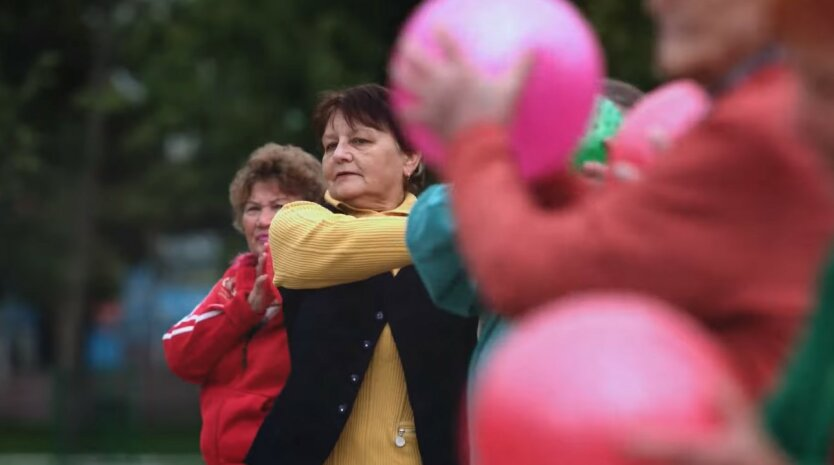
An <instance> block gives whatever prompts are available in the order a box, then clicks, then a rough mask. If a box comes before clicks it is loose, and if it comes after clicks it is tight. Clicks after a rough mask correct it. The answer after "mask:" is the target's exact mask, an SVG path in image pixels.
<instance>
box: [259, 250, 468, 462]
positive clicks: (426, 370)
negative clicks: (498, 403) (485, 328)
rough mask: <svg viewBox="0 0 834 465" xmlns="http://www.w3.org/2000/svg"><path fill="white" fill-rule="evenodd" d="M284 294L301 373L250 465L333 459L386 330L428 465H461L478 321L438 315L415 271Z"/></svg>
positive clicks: (294, 371)
mask: <svg viewBox="0 0 834 465" xmlns="http://www.w3.org/2000/svg"><path fill="white" fill-rule="evenodd" d="M281 295H282V296H283V299H284V316H285V321H286V325H287V334H288V338H289V347H290V359H291V363H292V368H291V373H290V377H289V379H288V381H287V384H286V386H285V387H284V390H283V391H282V392H281V394H280V395H279V396H278V398H276V400H275V403H274V405H273V407H272V410H271V411H270V412H269V415H268V416H267V417H266V420H265V421H264V423H263V425H262V426H261V428H260V430H259V431H258V434H257V436H256V437H255V441H254V442H253V444H252V447H251V449H250V450H249V454H248V456H247V458H246V463H247V464H249V465H284V464H292V465H320V464H322V463H323V462H324V461H325V460H326V459H327V457H328V456H329V455H330V452H331V451H332V450H333V447H334V446H335V445H336V441H337V440H338V439H339V435H340V434H341V432H342V429H343V428H344V426H345V424H346V422H347V419H348V417H349V415H350V413H351V409H352V407H353V403H354V401H355V400H356V396H357V394H358V392H359V387H360V385H361V383H362V379H363V377H364V375H365V372H366V371H367V369H368V366H369V364H370V361H371V356H372V354H373V352H374V347H375V345H376V343H377V340H378V339H379V336H380V334H381V333H382V329H383V328H384V326H385V325H386V324H388V325H390V326H391V331H392V333H393V336H394V340H395V342H396V345H397V350H398V352H399V355H400V359H401V361H402V365H403V370H404V372H405V378H406V384H407V387H408V396H409V400H410V402H411V407H412V409H413V411H414V422H415V426H416V431H417V440H418V444H419V448H420V455H421V457H422V461H423V464H424V465H456V464H457V462H458V460H457V459H458V444H457V442H458V441H457V440H458V439H459V433H458V427H459V422H460V418H459V417H460V414H461V413H462V411H463V410H462V408H461V400H462V398H463V394H464V390H465V385H466V375H467V366H468V363H469V358H470V355H471V353H472V348H473V347H474V345H475V337H476V334H475V333H476V327H477V320H476V319H471V318H470V319H465V318H460V317H457V316H454V315H451V314H449V313H447V312H444V311H442V310H440V309H438V308H437V307H435V306H434V304H433V303H432V302H431V300H430V298H429V296H428V293H427V292H426V290H425V288H424V286H423V284H422V282H421V281H420V278H419V277H418V276H417V273H416V271H415V270H414V268H413V267H411V266H409V267H406V268H403V269H402V270H400V272H399V273H398V274H397V276H396V277H394V276H392V274H391V273H384V274H381V275H378V276H374V277H372V278H370V279H367V280H365V281H360V282H356V283H350V284H345V285H341V286H334V287H329V288H324V289H313V290H291V289H281ZM392 434H393V432H392ZM393 439H394V438H393V437H392V446H393Z"/></svg>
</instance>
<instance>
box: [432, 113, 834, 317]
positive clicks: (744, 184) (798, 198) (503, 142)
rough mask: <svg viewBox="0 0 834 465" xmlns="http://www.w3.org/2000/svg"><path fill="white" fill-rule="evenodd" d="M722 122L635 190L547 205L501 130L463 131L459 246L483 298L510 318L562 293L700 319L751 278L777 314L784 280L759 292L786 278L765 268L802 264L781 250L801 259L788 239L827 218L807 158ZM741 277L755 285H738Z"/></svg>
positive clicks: (453, 155) (457, 174) (453, 154)
mask: <svg viewBox="0 0 834 465" xmlns="http://www.w3.org/2000/svg"><path fill="white" fill-rule="evenodd" d="M726 123H727V122H726V121H724V122H721V121H718V122H713V123H712V124H704V125H702V128H701V130H700V131H699V133H700V134H699V135H693V137H687V138H686V139H685V140H682V141H681V144H679V146H681V147H680V148H681V149H680V150H676V151H675V153H670V154H668V156H667V158H665V159H663V160H660V162H659V163H658V164H657V165H655V166H653V167H652V169H651V170H650V171H649V172H648V173H647V175H646V177H645V178H644V179H643V180H641V181H640V182H636V183H630V184H624V185H617V186H612V188H608V189H604V190H603V191H602V192H599V193H595V195H591V196H583V197H582V198H576V199H574V200H571V201H568V202H567V203H565V204H564V205H563V206H562V207H561V208H555V209H546V208H544V207H542V206H540V205H539V204H538V203H537V201H536V200H535V199H534V198H533V196H532V195H531V194H530V193H529V192H528V189H527V187H526V185H524V184H523V182H522V180H521V178H520V177H519V175H518V173H517V172H516V171H517V170H516V169H515V165H514V163H513V162H512V161H511V159H510V155H509V153H510V149H509V144H508V141H507V135H506V133H505V131H504V130H503V129H502V128H501V127H498V126H492V125H483V126H479V127H473V128H470V129H469V130H468V131H465V132H463V133H461V134H459V136H458V137H457V138H456V140H455V142H454V144H453V145H452V146H451V148H450V152H449V154H450V156H449V161H448V166H447V170H448V172H447V174H448V176H449V178H450V180H451V181H452V182H453V183H454V186H455V188H454V189H453V190H452V196H453V199H452V200H453V206H454V209H455V212H456V215H457V220H458V222H459V238H460V241H461V249H462V251H463V253H464V255H465V257H466V260H467V263H468V267H469V269H470V270H471V272H472V273H473V275H474V277H475V278H476V279H477V280H478V281H479V284H480V289H481V290H482V292H483V293H484V294H485V296H486V298H487V300H488V301H489V303H490V304H491V305H492V306H493V307H494V308H495V310H496V311H498V312H499V313H504V314H517V313H519V312H522V311H525V310H528V309H530V308H532V307H536V306H539V305H541V304H544V303H546V302H548V301H550V300H552V299H555V298H558V297H561V296H563V295H565V294H567V293H569V292H575V291H583V290H598V289H613V290H617V289H623V290H631V291H638V292H646V293H651V294H654V295H657V296H659V297H660V298H663V299H665V300H667V301H669V302H672V303H673V304H676V305H679V306H682V307H683V308H687V309H690V310H691V311H695V312H701V313H702V315H700V316H701V317H702V318H703V317H706V318H707V319H709V317H710V316H715V315H717V314H718V313H719V312H721V311H722V308H721V307H722V305H723V303H726V302H729V301H731V300H734V299H738V298H741V297H742V296H740V295H738V294H739V293H740V292H745V290H749V289H750V288H752V287H755V285H756V284H757V283H758V284H761V285H762V286H761V287H760V288H759V289H757V290H756V292H759V293H761V294H762V297H763V298H765V299H766V298H768V297H772V298H771V301H772V302H773V304H774V307H778V306H779V305H780V303H781V302H780V301H779V300H780V299H782V302H785V301H787V300H790V299H791V298H792V297H793V296H786V295H784V294H782V295H780V294H778V293H779V292H780V291H781V290H782V289H784V286H782V287H780V286H778V285H774V286H769V285H768V283H771V282H772V283H776V284H779V283H780V282H781V281H780V275H779V273H788V272H789V270H778V269H777V268H776V267H774V265H773V263H772V262H771V261H770V260H780V261H781V263H784V264H785V265H784V266H782V267H783V268H785V267H790V266H793V264H796V265H799V266H805V265H807V263H804V262H806V261H807V260H803V259H798V258H796V257H792V256H791V255H790V254H785V253H783V252H787V251H790V250H794V251H796V249H795V248H793V249H792V248H791V247H790V244H789V242H790V241H791V240H794V239H795V238H797V237H798V238H803V234H804V233H808V234H811V233H813V231H814V228H815V227H816V226H814V225H815V224H817V225H821V224H823V222H828V223H830V221H828V219H827V218H826V216H827V215H825V214H822V216H821V213H824V211H822V212H821V211H816V212H814V210H813V208H824V206H825V204H824V203H822V202H819V201H816V202H814V199H819V198H821V195H816V194H817V193H818V192H819V191H818V190H817V191H814V188H815V186H818V185H819V179H814V178H813V177H810V176H808V173H812V171H811V170H806V169H804V167H800V168H797V166H796V165H797V164H799V165H801V164H802V163H803V162H802V157H803V156H806V158H808V157H807V155H808V154H807V153H805V152H801V151H800V152H799V153H797V151H796V150H794V151H791V150H788V149H786V147H785V146H778V144H777V146H775V147H774V146H772V145H769V144H773V139H772V138H771V139H770V140H768V138H762V140H757V139H756V138H755V137H749V136H750V134H749V133H747V134H746V135H745V132H746V131H745V128H737V127H732V125H729V127H728V125H727V124H726ZM785 152H787V154H788V156H785ZM672 157H675V158H674V159H672ZM799 174H805V175H806V176H805V177H802V176H799ZM804 181H809V182H807V183H805V184H807V185H806V186H803V182H804ZM815 195H816V197H815ZM809 199H810V200H811V201H808V200H809ZM806 204H807V206H808V211H806V212H805V213H804V215H806V216H808V215H811V216H812V218H809V219H801V218H800V219H798V220H795V219H794V218H788V217H782V216H780V215H791V216H794V217H798V216H797V215H795V214H792V213H790V212H797V211H798V210H797V209H802V208H805V207H803V205H806ZM812 204H813V205H814V207H811V205H812ZM815 218H820V220H817V219H815ZM780 219H781V220H780ZM776 221H784V223H776ZM806 225H808V226H807V227H805V226H806ZM803 228H804V229H803ZM821 230H822V231H824V228H822V227H816V231H817V232H819V231H821ZM808 234H806V235H805V236H804V237H805V238H809V237H811V236H809V235H808ZM817 236H819V234H817ZM765 251H773V252H774V255H772V256H770V257H768V255H767V254H766V253H763V252H765ZM803 254H804V252H803ZM777 256H778V257H780V258H779V259H777V258H776V257H777ZM798 256H804V255H802V254H800V255H798ZM782 259H784V260H782ZM768 273H769V274H768ZM794 275H796V273H794ZM782 276H784V274H783V275H782ZM746 279H747V280H749V281H750V284H751V285H744V286H740V285H739V284H740V283H741V282H742V281H743V280H746ZM792 280H793V278H791V282H792ZM769 293H772V294H773V295H772V296H770V295H768V294H769ZM710 312H714V315H713V314H711V313H710Z"/></svg>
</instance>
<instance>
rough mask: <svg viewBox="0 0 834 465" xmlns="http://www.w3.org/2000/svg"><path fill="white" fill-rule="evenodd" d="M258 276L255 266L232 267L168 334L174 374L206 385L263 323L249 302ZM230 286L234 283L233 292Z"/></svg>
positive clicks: (168, 354)
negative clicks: (219, 365) (243, 339)
mask: <svg viewBox="0 0 834 465" xmlns="http://www.w3.org/2000/svg"><path fill="white" fill-rule="evenodd" d="M254 273H255V267H254V264H253V265H252V266H248V267H240V266H233V267H231V268H230V269H229V270H228V271H227V272H226V273H225V274H224V275H223V278H222V279H221V280H220V281H218V282H217V284H215V285H214V287H213V288H212V290H211V292H210V293H209V294H208V296H206V298H205V299H203V301H202V302H200V304H199V305H197V307H196V308H195V309H194V310H193V311H192V312H191V313H189V314H188V315H186V316H185V317H184V318H183V319H182V320H180V321H179V322H177V323H176V324H175V325H174V326H172V327H171V329H169V330H168V331H167V332H166V333H165V335H164V336H163V337H162V346H163V349H164V351H165V360H166V361H167V362H168V367H169V368H170V369H171V371H172V372H174V374H176V375H177V376H179V377H180V378H182V379H184V380H186V381H189V382H192V383H197V384H200V383H203V382H204V381H205V380H206V377H208V375H209V374H210V373H211V371H212V370H213V369H214V367H215V365H217V363H218V362H219V361H220V359H221V358H222V357H223V356H224V355H225V354H227V353H228V352H229V351H230V350H232V348H234V347H235V345H237V344H238V343H240V340H241V337H243V336H244V335H245V334H246V332H247V331H249V330H250V329H252V327H253V326H255V325H257V324H258V323H259V322H260V321H261V319H262V318H263V315H259V314H257V313H255V312H253V311H252V309H251V307H250V306H249V302H248V301H247V296H248V294H249V291H251V289H252V283H253V281H254ZM228 283H234V284H233V285H231V286H230V287H232V289H233V291H232V292H230V291H229V290H228V289H227V285H228Z"/></svg>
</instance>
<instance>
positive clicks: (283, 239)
mask: <svg viewBox="0 0 834 465" xmlns="http://www.w3.org/2000/svg"><path fill="white" fill-rule="evenodd" d="M325 200H326V201H327V202H328V203H330V204H331V205H333V206H335V207H336V208H338V209H339V210H340V211H342V212H344V214H336V213H333V212H331V211H330V210H328V209H326V208H324V207H322V206H320V205H318V204H315V203H312V202H295V203H291V204H288V205H286V206H285V207H284V208H282V209H281V211H280V212H279V213H278V214H277V215H275V218H274V219H273V220H272V225H271V226H270V229H269V246H270V249H271V250H272V259H273V268H274V269H275V285H276V286H283V287H286V288H290V289H317V288H321V287H328V286H335V285H339V284H345V283H349V282H355V281H360V280H363V279H367V278H370V277H372V276H375V275H378V274H380V273H384V272H386V271H390V272H392V273H394V274H396V272H397V271H398V270H399V268H401V267H403V266H406V265H409V264H410V263H411V258H410V257H409V254H408V249H407V248H406V245H405V226H406V220H407V217H408V212H409V211H410V210H411V207H412V205H413V204H414V202H415V200H416V198H415V197H414V196H413V195H411V194H409V195H408V196H406V198H405V200H404V201H403V202H402V204H400V205H399V206H398V207H397V208H395V209H394V210H390V211H385V212H375V211H370V210H361V209H356V208H352V207H350V206H349V205H347V204H344V203H341V202H338V201H336V200H334V199H333V198H332V197H330V195H329V194H326V195H325ZM322 382H327V380H322ZM420 463H421V460H420V452H419V449H418V448H417V433H416V431H415V430H414V413H413V412H412V410H411V404H410V402H409V400H408V392H407V390H406V383H405V374H404V372H403V368H402V363H401V362H400V356H399V353H398V352H397V346H396V344H395V342H394V338H393V336H392V334H391V328H390V327H389V326H387V325H386V326H385V328H384V329H383V331H382V334H381V335H380V337H379V340H378V341H377V344H376V347H375V349H374V354H373V357H372V358H371V363H370V366H369V367H368V371H367V372H366V374H365V377H364V379H363V381H362V385H361V387H360V388H359V394H358V395H357V397H356V402H355V403H354V406H353V410H352V412H351V414H350V418H348V421H347V424H346V425H345V428H344V429H343V430H342V434H341V436H340V437H339V440H338V441H337V442H336V446H335V447H334V448H333V451H332V452H331V454H330V457H329V458H328V459H327V462H326V464H327V465H419V464H420Z"/></svg>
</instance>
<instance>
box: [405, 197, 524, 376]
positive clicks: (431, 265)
mask: <svg viewBox="0 0 834 465" xmlns="http://www.w3.org/2000/svg"><path fill="white" fill-rule="evenodd" d="M405 238H406V243H407V245H408V250H409V252H410V253H411V259H412V261H413V263H414V267H415V268H416V269H417V273H418V274H419V275H420V278H422V280H423V284H425V286H426V289H427V290H428V292H429V296H430V297H431V299H432V300H433V301H434V303H435V304H437V306H438V307H440V308H442V309H444V310H446V311H448V312H450V313H453V314H455V315H459V316H464V317H474V316H477V317H479V318H480V322H481V325H480V330H479V334H478V344H477V345H476V346H475V351H474V353H473V354H472V361H471V363H470V372H469V382H470V386H471V383H472V381H473V380H474V377H475V375H476V373H477V369H478V367H479V366H480V363H481V361H482V360H483V359H484V357H485V354H486V353H487V352H488V351H489V348H490V347H492V346H493V345H494V344H495V342H496V341H497V340H498V339H500V337H501V335H502V334H503V333H504V332H505V331H506V329H507V327H508V326H509V323H508V321H507V320H506V319H504V318H501V317H499V316H497V315H495V314H493V313H492V312H490V311H489V310H488V309H487V308H486V307H484V305H483V304H482V303H481V302H480V300H479V299H478V293H477V289H476V286H475V284H474V283H473V282H472V280H471V279H470V278H469V274H468V273H467V271H466V268H465V267H464V265H463V261H462V260H461V256H460V253H458V249H457V245H456V243H455V224H454V221H453V218H452V211H451V206H450V205H449V191H448V187H447V186H444V185H435V186H432V187H429V188H428V189H426V191H425V192H423V194H421V195H420V198H419V199H418V200H417V203H415V204H414V207H413V208H412V209H411V212H410V213H409V215H408V227H407V228H406V236H405Z"/></svg>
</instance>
